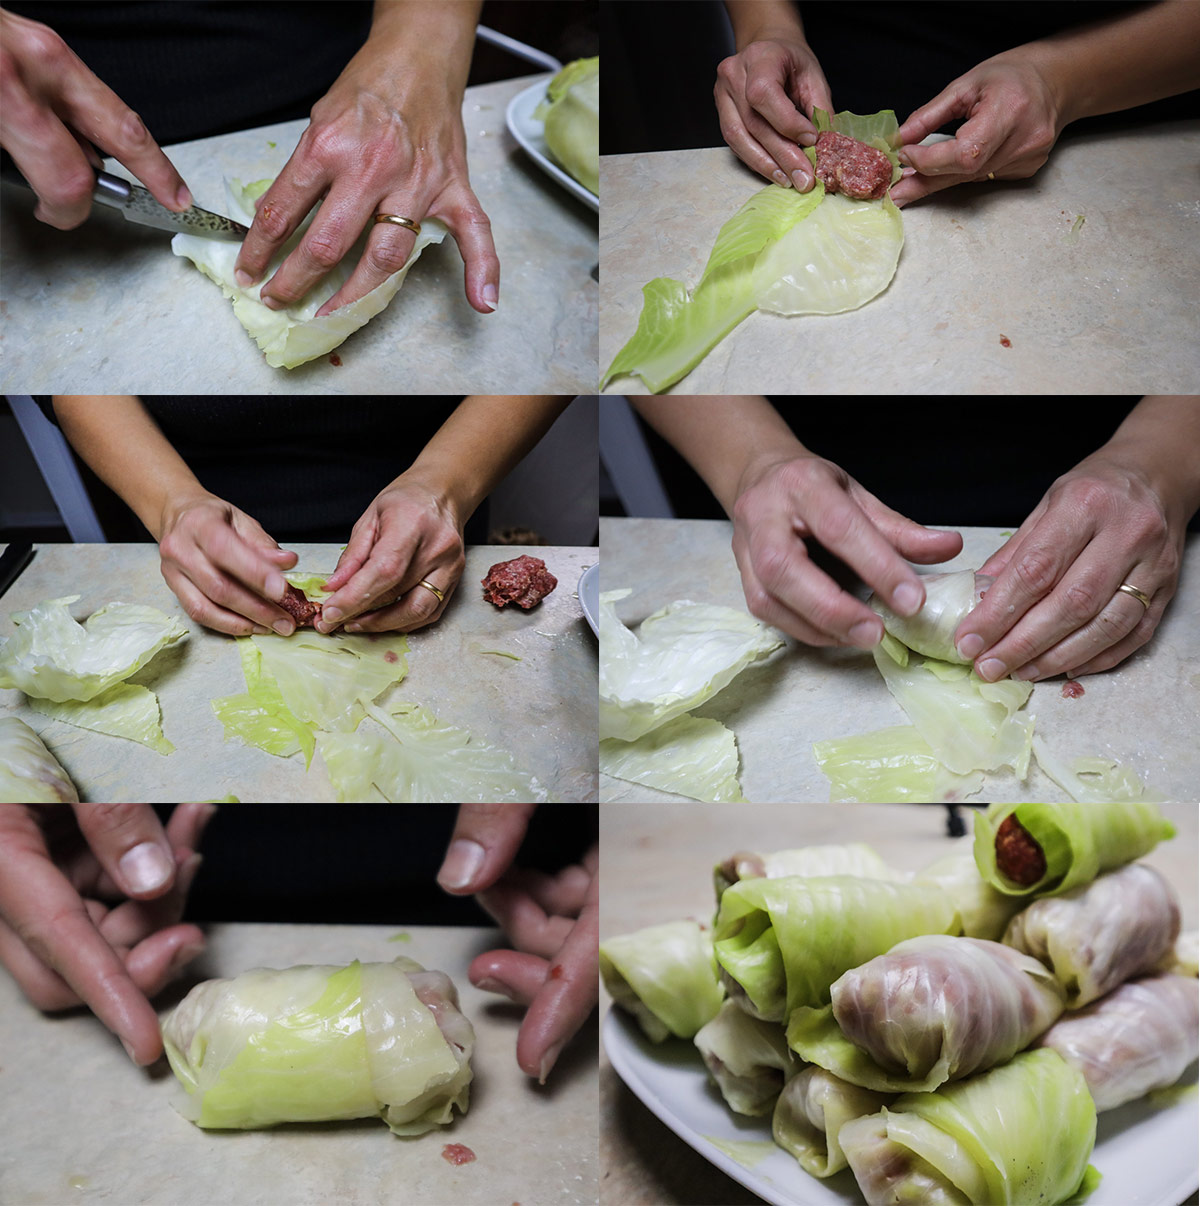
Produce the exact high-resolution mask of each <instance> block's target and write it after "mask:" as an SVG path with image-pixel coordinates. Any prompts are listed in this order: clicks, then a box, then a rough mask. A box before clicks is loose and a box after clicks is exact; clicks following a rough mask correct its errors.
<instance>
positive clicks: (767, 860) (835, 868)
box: [713, 842, 908, 903]
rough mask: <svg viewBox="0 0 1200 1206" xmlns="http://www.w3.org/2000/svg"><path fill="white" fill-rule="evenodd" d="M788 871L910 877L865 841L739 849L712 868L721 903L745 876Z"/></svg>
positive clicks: (771, 875)
mask: <svg viewBox="0 0 1200 1206" xmlns="http://www.w3.org/2000/svg"><path fill="white" fill-rule="evenodd" d="M785 875H856V876H858V877H860V878H863V879H889V880H897V881H902V880H907V879H908V876H907V875H906V874H905V873H904V872H903V871H897V870H895V869H894V868H893V867H889V866H888V865H887V863H885V862H884V861H883V859H881V858H880V857H879V855H878V854H876V853H875V851H874V850H872V849H871V847H870V846H868V845H866V844H865V843H864V842H849V843H847V844H846V845H842V846H802V847H800V848H799V849H798V850H777V851H775V853H774V854H753V853H747V852H745V851H739V852H738V853H737V854H732V855H730V856H729V858H727V859H726V860H725V861H724V862H723V863H718V864H717V865H716V866H715V867H714V868H713V887H714V888H715V889H716V893H717V902H718V903H720V900H721V897H722V896H723V895H724V893H725V889H726V888H728V887H729V886H730V885H731V884H736V883H737V882H738V881H739V880H743V879H760V878H766V879H780V878H782V877H783V876H785Z"/></svg>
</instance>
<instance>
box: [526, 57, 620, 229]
mask: <svg viewBox="0 0 1200 1206" xmlns="http://www.w3.org/2000/svg"><path fill="white" fill-rule="evenodd" d="M553 78H554V76H553V75H547V76H546V78H545V79H544V80H539V81H538V82H537V83H536V84H530V86H529V87H528V88H526V89H525V90H524V91H523V92H518V93H517V95H516V96H514V97H513V98H512V100H511V101H509V102H508V110H507V112H506V113H505V115H504V119H505V121H507V122H508V130H509V133H510V134H511V135H512V136H513V137H514V138H515V139H516V140H517V141H518V142H519V143H520V144H521V146H522V147H523V148H524V149H525V152H526V153H527V154H528V155H529V157H530V158H531V159H532V160H533V161H534V163H536V164H537V165H538V167H540V168H541V169H542V171H543V172H545V173H546V175H547V176H549V177H551V178H552V179H553V180H557V181H558V183H559V184H561V185H562V186H563V188H565V189H566V190H567V192H569V193H571V194H573V195H574V196H576V197H578V198H579V200H580V201H582V202H583V203H584V205H586V206H588V207H590V208H591V209H594V210H595V211H596V212H597V213H599V212H600V198H599V197H597V196H596V194H595V193H593V192H592V191H591V190H590V189H586V188H584V187H583V185H582V184H580V183H579V181H578V180H576V179H575V177H574V176H572V175H571V174H570V173H569V172H567V171H566V170H564V169H563V168H561V167H560V166H559V165H558V162H557V160H556V159H555V158H554V156H553V155H551V154H550V151H549V149H548V148H547V146H546V139H545V136H544V133H543V130H542V123H541V121H539V120H538V119H537V118H535V117H534V116H533V111H534V110H535V109H536V108H537V107H538V105H540V104H541V103H542V101H543V100H544V99H545V97H546V85H547V84H548V83H549V82H550V81H551V80H552V79H553Z"/></svg>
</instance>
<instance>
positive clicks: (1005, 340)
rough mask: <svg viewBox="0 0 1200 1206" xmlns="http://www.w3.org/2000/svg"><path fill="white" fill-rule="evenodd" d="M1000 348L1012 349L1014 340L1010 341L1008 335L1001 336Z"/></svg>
mask: <svg viewBox="0 0 1200 1206" xmlns="http://www.w3.org/2000/svg"><path fill="white" fill-rule="evenodd" d="M1000 346H1001V347H1002V348H1011V347H1012V340H1011V339H1009V337H1008V336H1007V335H1001V336H1000Z"/></svg>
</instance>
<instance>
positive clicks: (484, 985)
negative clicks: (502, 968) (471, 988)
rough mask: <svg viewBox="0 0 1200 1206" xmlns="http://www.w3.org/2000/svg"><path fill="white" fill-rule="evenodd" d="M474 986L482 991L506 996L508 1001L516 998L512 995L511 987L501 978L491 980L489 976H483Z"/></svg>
mask: <svg viewBox="0 0 1200 1206" xmlns="http://www.w3.org/2000/svg"><path fill="white" fill-rule="evenodd" d="M475 987H476V988H478V989H480V990H481V991H482V992H494V993H496V994H497V995H498V996H501V997H506V998H507V999H508V1000H510V1001H515V1000H516V998H515V997H514V996H513V991H512V989H511V988H509V986H508V985H507V984H505V983H504V982H503V981H501V980H493V979H491V978H490V977H488V976H485V977H484V978H483V979H482V980H480V981H479V982H478V983H477V984H476V985H475Z"/></svg>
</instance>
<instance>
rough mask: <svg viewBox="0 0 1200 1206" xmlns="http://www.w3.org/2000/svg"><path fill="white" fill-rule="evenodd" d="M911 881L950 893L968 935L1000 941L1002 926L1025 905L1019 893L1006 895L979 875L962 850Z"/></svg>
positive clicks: (940, 859) (972, 860)
mask: <svg viewBox="0 0 1200 1206" xmlns="http://www.w3.org/2000/svg"><path fill="white" fill-rule="evenodd" d="M913 882H914V883H919V884H925V883H932V884H937V885H938V886H939V887H940V888H942V889H943V890H945V891H946V892H948V893H949V894H950V896H951V898H952V899H953V901H954V903H955V904H956V905H957V906H958V914H959V916H960V917H961V918H962V932H963V933H964V934H965V935H966V936H967V937H968V938H987V939H989V940H990V941H993V942H999V941H1000V938H1001V936H1002V935H1003V934H1004V927H1005V926H1006V925H1008V923H1009V921H1010V920H1011V919H1012V917H1013V915H1014V914H1015V913H1019V912H1020V911H1021V909H1022V908H1024V906H1025V902H1024V901H1023V900H1022V899H1021V898H1020V897H1019V896H1006V895H1005V894H1004V893H1003V892H998V891H997V890H996V889H995V888H994V887H992V885H991V884H989V883H988V882H987V880H985V879H984V878H983V877H982V876H981V875H980V874H979V868H978V867H977V866H975V857H974V855H972V854H969V853H965V852H964V853H962V854H946V855H943V856H942V857H941V858H939V859H937V860H936V861H935V862H932V863H930V864H929V866H928V867H925V868H924V869H923V870H921V871H918V872H917V874H916V875H915V876H914V877H913Z"/></svg>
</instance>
